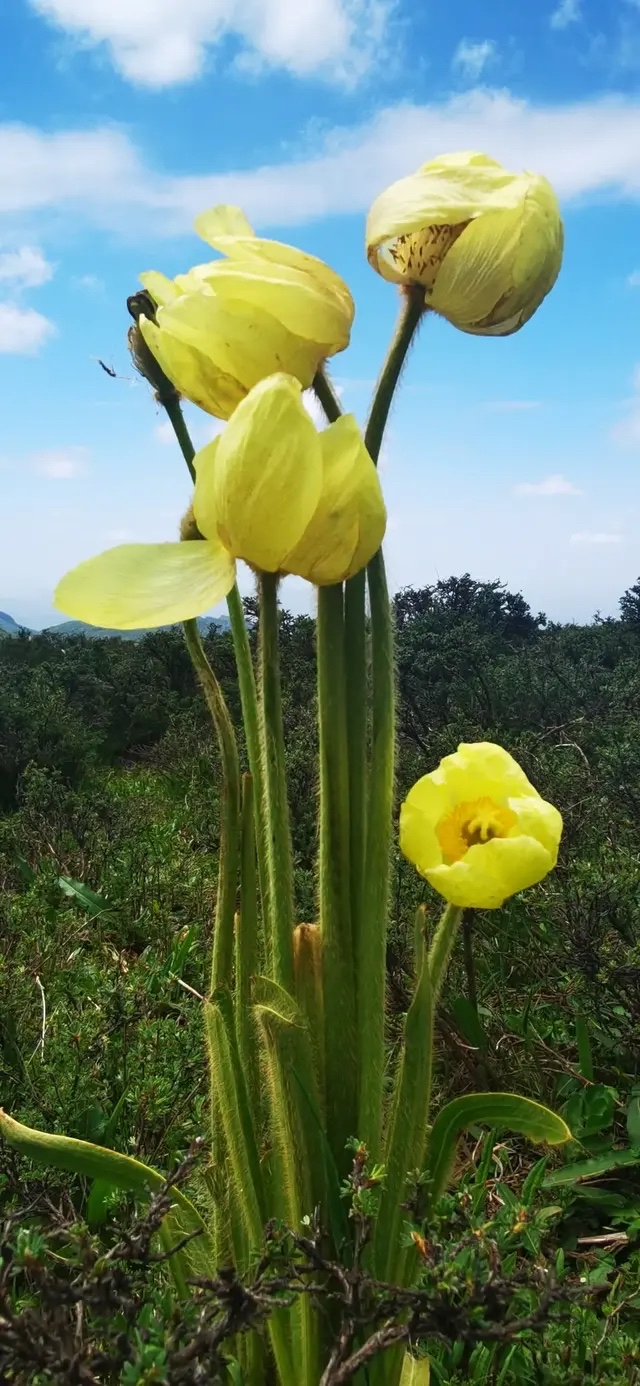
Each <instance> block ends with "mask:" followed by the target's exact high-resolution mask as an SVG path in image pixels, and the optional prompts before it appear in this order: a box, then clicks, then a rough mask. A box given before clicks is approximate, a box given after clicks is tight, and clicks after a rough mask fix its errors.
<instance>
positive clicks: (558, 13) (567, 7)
mask: <svg viewBox="0 0 640 1386" xmlns="http://www.w3.org/2000/svg"><path fill="white" fill-rule="evenodd" d="M581 19H582V0H559V4H558V5H557V7H556V9H555V10H554V11H553V14H552V15H551V17H550V19H549V23H550V25H551V28H552V29H568V28H569V25H570V24H578V23H579V21H580V20H581Z"/></svg>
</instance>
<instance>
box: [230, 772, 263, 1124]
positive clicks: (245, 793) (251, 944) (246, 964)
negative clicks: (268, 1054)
mask: <svg viewBox="0 0 640 1386" xmlns="http://www.w3.org/2000/svg"><path fill="white" fill-rule="evenodd" d="M257 884H258V883H257V880H256V834H255V815H254V804H253V782H252V779H251V776H250V775H243V777H242V849H241V856H240V910H239V912H238V914H237V916H236V930H235V938H236V977H235V1015H236V1029H237V1033H238V1049H239V1051H240V1059H241V1063H242V1069H243V1072H244V1074H245V1077H246V1080H247V1091H248V1094H249V1102H250V1105H251V1110H252V1113H253V1119H254V1124H255V1126H256V1128H257V1127H258V1126H259V1104H260V1077H259V1066H258V1046H257V1037H256V1032H255V1025H254V1021H253V1015H252V1012H251V979H252V977H256V976H257V975H258V973H259V971H260V957H259V942H258V908H257V906H258V900H257Z"/></svg>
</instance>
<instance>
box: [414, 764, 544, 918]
mask: <svg viewBox="0 0 640 1386" xmlns="http://www.w3.org/2000/svg"><path fill="white" fill-rule="evenodd" d="M561 835H562V818H561V816H560V814H559V812H558V810H557V809H556V808H554V806H553V804H549V803H547V802H546V800H545V799H542V798H541V797H540V795H539V794H538V791H537V789H534V787H533V785H532V784H530V782H529V780H528V779H527V777H526V775H525V773H524V770H521V768H520V766H519V765H518V764H517V762H516V761H515V760H514V759H513V757H512V756H510V755H509V754H508V752H507V751H504V750H503V749H502V747H501V746H495V745H493V743H492V742H490V741H479V742H475V743H472V744H470V745H465V744H464V743H463V744H462V745H460V746H458V749H457V751H456V752H455V753H454V754H453V755H450V756H445V757H444V759H443V760H441V762H440V765H439V766H438V768H437V770H432V771H431V773H430V774H429V775H424V776H423V778H422V779H421V780H418V781H417V783H416V784H414V786H413V789H411V790H410V791H409V794H408V796H407V798H406V799H405V802H404V803H403V805H402V808H401V811H400V847H401V849H402V851H403V852H404V855H405V856H406V857H408V858H409V861H412V862H413V864H414V866H416V867H417V869H418V871H419V872H420V875H421V876H424V877H425V879H426V880H427V881H429V883H430V884H431V885H432V886H433V887H434V889H435V890H437V891H438V892H439V894H440V895H443V896H444V898H445V900H448V901H449V903H450V904H452V905H460V906H463V907H469V908H474V909H482V910H492V909H497V908H498V907H499V906H500V905H502V904H503V903H504V901H505V900H506V899H508V897H509V896H510V895H515V894H516V893H517V892H518V891H519V890H525V889H526V887H527V886H531V885H535V884H536V883H537V882H538V881H541V880H542V879H543V877H544V876H546V875H547V873H548V872H549V871H551V870H552V869H553V867H554V866H555V864H556V861H557V858H558V847H559V844H560V838H561Z"/></svg>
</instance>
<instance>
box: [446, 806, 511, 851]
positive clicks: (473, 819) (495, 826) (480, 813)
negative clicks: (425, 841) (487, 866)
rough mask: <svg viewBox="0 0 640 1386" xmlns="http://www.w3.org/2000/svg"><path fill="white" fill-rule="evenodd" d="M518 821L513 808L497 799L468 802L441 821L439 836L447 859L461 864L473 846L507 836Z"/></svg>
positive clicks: (457, 807)
mask: <svg viewBox="0 0 640 1386" xmlns="http://www.w3.org/2000/svg"><path fill="white" fill-rule="evenodd" d="M517 821H518V819H517V815H516V814H515V813H514V812H513V810H512V809H510V808H503V807H501V806H500V804H496V802H495V800H494V799H489V798H485V799H468V800H467V801H466V802H464V803H461V804H456V807H455V808H454V809H452V811H451V813H447V814H445V816H444V818H441V819H440V822H439V823H438V826H437V828H436V837H437V839H438V842H439V843H440V846H441V848H442V854H443V856H444V858H445V860H446V861H448V862H452V861H460V860H461V858H462V857H464V856H466V854H467V852H468V851H469V848H470V847H478V846H481V845H482V843H484V842H490V841H491V838H492V837H507V836H508V834H509V833H510V831H511V829H512V828H514V827H515V825H516V823H517Z"/></svg>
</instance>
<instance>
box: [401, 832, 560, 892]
mask: <svg viewBox="0 0 640 1386" xmlns="http://www.w3.org/2000/svg"><path fill="white" fill-rule="evenodd" d="M554 865H555V861H554V858H553V857H552V856H551V855H550V853H549V852H548V851H547V850H546V849H545V848H544V847H543V846H542V845H541V844H540V842H536V841H535V839H534V838H532V837H494V838H492V839H491V841H490V842H485V843H482V844H481V845H478V846H477V847H470V848H469V851H468V852H467V854H466V856H464V857H463V858H462V860H461V861H456V862H454V863H453V865H452V866H435V867H434V868H433V869H427V870H425V871H424V872H423V873H422V874H423V875H424V876H426V879H427V880H428V881H429V882H430V884H431V885H432V886H433V887H434V890H437V891H438V893H439V894H440V895H442V896H443V897H444V899H445V900H447V901H448V902H449V904H451V905H460V906H461V907H462V908H463V909H478V910H495V909H498V908H499V907H500V905H502V904H503V903H504V901H505V900H507V899H508V898H509V896H511V895H516V894H517V893H518V891H520V890H526V889H527V887H528V886H532V885H536V884H537V882H538V881H541V880H542V879H543V877H544V876H546V875H547V873H548V872H549V871H551V870H552V868H553V866H554Z"/></svg>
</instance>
